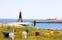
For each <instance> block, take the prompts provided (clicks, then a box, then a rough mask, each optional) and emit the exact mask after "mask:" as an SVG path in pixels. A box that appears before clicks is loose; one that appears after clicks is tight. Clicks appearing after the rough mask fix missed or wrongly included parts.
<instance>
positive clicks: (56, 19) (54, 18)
mask: <svg viewBox="0 0 62 40" xmlns="http://www.w3.org/2000/svg"><path fill="white" fill-rule="evenodd" d="M47 20H57V18H47Z"/></svg>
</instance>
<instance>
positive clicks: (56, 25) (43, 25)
mask: <svg viewBox="0 0 62 40" xmlns="http://www.w3.org/2000/svg"><path fill="white" fill-rule="evenodd" d="M17 20H18V19H0V23H1V22H16V21H17ZM34 20H36V21H37V22H48V21H51V20H41V19H23V21H24V22H33V21H34ZM53 21H55V20H53ZM56 21H59V22H62V20H56ZM29 26H31V27H33V24H29ZM35 27H36V28H45V29H47V28H51V29H62V23H36V26H35Z"/></svg>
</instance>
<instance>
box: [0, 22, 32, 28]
mask: <svg viewBox="0 0 62 40" xmlns="http://www.w3.org/2000/svg"><path fill="white" fill-rule="evenodd" d="M28 24H32V23H30V22H7V23H0V27H2V26H4V27H5V26H8V25H10V26H16V27H18V26H20V27H25V26H23V25H28Z"/></svg>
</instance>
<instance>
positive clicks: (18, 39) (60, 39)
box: [0, 27, 62, 40]
mask: <svg viewBox="0 0 62 40" xmlns="http://www.w3.org/2000/svg"><path fill="white" fill-rule="evenodd" d="M15 28H16V32H15V39H14V40H62V30H53V31H54V33H53V35H51V34H50V32H51V31H50V30H47V29H41V28H40V29H39V31H40V36H36V35H35V32H36V28H34V27H26V28H21V27H15ZM26 29H28V30H29V31H28V37H27V38H26V39H23V38H22V32H23V31H25V30H26ZM12 30H13V27H11V29H10V30H8V29H7V27H0V40H10V39H9V38H4V37H3V35H2V32H4V31H5V32H12ZM58 31H61V32H60V33H58ZM47 32H48V33H49V37H48V38H45V37H44V33H47Z"/></svg>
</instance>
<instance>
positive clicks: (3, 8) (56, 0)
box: [0, 0, 62, 19]
mask: <svg viewBox="0 0 62 40" xmlns="http://www.w3.org/2000/svg"><path fill="white" fill-rule="evenodd" d="M20 11H21V12H22V17H23V19H47V18H58V19H62V0H0V19H17V18H18V16H19V12H20Z"/></svg>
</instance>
